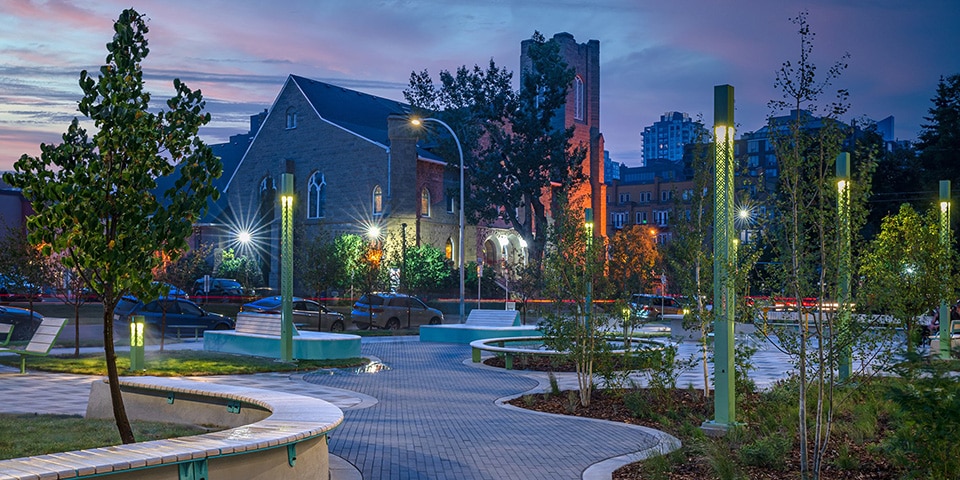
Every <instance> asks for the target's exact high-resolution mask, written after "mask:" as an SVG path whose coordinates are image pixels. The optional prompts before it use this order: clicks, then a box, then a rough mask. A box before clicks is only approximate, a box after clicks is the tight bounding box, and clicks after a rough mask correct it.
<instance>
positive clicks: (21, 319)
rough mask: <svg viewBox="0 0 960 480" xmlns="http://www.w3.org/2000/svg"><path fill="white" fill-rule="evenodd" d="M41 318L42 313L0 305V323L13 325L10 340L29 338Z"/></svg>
mask: <svg viewBox="0 0 960 480" xmlns="http://www.w3.org/2000/svg"><path fill="white" fill-rule="evenodd" d="M42 320H43V315H40V314H39V313H37V312H31V311H30V310H27V309H26V308H17V307H7V306H0V323H8V324H10V325H13V336H12V337H10V340H11V341H22V340H29V339H30V338H31V337H33V332H36V331H37V327H39V326H40V322H41V321H42ZM0 340H2V339H0Z"/></svg>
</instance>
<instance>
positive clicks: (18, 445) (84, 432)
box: [0, 414, 210, 459]
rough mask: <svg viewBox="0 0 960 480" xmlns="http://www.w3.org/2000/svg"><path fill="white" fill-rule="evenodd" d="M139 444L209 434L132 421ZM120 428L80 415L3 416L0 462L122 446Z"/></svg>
mask: <svg viewBox="0 0 960 480" xmlns="http://www.w3.org/2000/svg"><path fill="white" fill-rule="evenodd" d="M131 425H132V426H133V435H134V437H135V438H136V439H137V441H138V442H146V441H150V440H160V439H164V438H173V437H185V436H188V435H198V434H201V433H206V432H209V431H210V429H207V428H203V427H200V426H193V425H176V424H169V423H160V422H140V421H133V422H131ZM120 443H121V442H120V434H119V433H117V426H116V424H115V423H114V422H113V420H112V419H110V420H97V419H90V420H88V419H85V418H83V417H80V416H78V415H35V414H0V459H8V458H20V457H29V456H33V455H43V454H46V453H56V452H68V451H72V450H81V449H85V448H97V447H105V446H109V445H118V444H120Z"/></svg>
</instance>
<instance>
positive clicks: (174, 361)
mask: <svg viewBox="0 0 960 480" xmlns="http://www.w3.org/2000/svg"><path fill="white" fill-rule="evenodd" d="M19 361H20V360H19V357H17V356H0V364H4V365H10V366H14V367H19V365H20V364H19ZM367 362H368V360H367V359H365V358H351V359H345V360H297V361H295V362H291V363H284V362H279V361H276V360H274V359H270V358H261V357H251V356H246V355H233V354H225V353H215V352H204V351H197V350H167V351H165V352H146V355H145V364H146V367H147V369H146V370H144V371H140V372H131V371H129V367H130V358H129V356H126V355H119V356H118V357H117V368H118V369H119V370H120V375H126V376H130V375H154V376H198V375H235V374H251V373H263V372H297V371H309V370H317V369H321V368H349V367H357V366H361V365H364V364H366V363H367ZM27 366H28V368H30V369H34V370H42V371H48V372H60V373H74V374H84V375H106V374H107V368H106V361H105V360H104V356H103V353H98V354H91V355H82V356H81V357H80V358H74V357H73V356H49V357H36V358H34V357H30V358H28V359H27ZM131 423H132V425H133V429H134V436H135V437H136V439H137V441H138V442H143V441H150V440H157V439H163V438H172V437H182V436H188V435H197V434H200V433H205V432H207V431H209V429H207V428H203V427H201V426H190V425H176V424H165V423H158V422H140V421H133V422H131ZM119 443H120V435H119V434H118V433H117V427H116V425H115V424H114V422H113V420H93V419H91V420H88V419H84V418H82V417H79V416H72V415H36V414H0V459H6V458H18V457H25V456H32V455H42V454H45V453H53V452H65V451H71V450H80V449H84V448H95V447H104V446H109V445H117V444H119Z"/></svg>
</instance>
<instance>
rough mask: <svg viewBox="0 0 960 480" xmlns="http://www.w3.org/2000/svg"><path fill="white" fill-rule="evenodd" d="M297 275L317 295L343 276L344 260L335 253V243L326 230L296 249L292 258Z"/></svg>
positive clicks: (321, 293)
mask: <svg viewBox="0 0 960 480" xmlns="http://www.w3.org/2000/svg"><path fill="white" fill-rule="evenodd" d="M294 262H295V263H296V264H297V265H296V271H297V272H299V274H298V275H299V277H300V278H302V279H303V280H304V282H306V283H307V285H308V286H309V287H310V290H311V291H313V292H314V293H315V295H316V296H317V297H320V296H321V295H323V292H326V291H327V289H329V288H330V287H332V286H334V285H336V282H337V279H339V278H342V277H343V273H341V272H342V271H343V270H344V269H345V261H344V259H342V258H340V257H339V256H338V255H337V244H336V243H335V239H331V238H330V235H328V234H327V232H326V231H321V232H320V233H319V234H318V235H316V236H314V237H312V238H311V239H309V240H308V241H307V243H306V245H305V246H304V247H303V248H300V249H297V252H296V257H295V258H294Z"/></svg>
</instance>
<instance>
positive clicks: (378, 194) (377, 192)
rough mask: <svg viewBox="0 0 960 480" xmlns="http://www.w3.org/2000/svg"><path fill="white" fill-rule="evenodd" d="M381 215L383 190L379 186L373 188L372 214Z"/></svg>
mask: <svg viewBox="0 0 960 480" xmlns="http://www.w3.org/2000/svg"><path fill="white" fill-rule="evenodd" d="M382 213H383V190H382V189H380V185H377V186H375V187H373V214H374V215H380V214H382Z"/></svg>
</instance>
